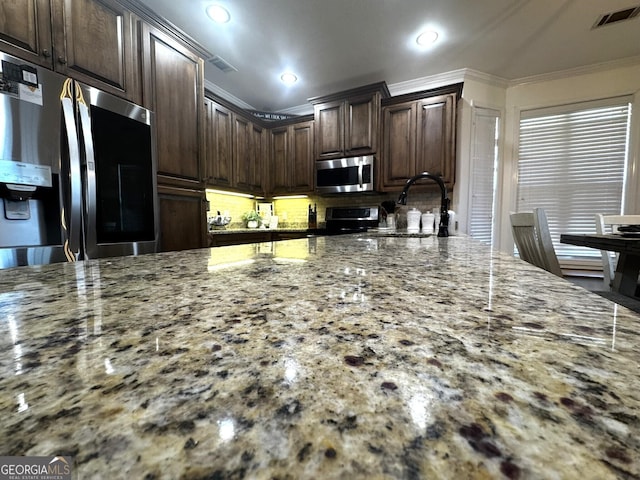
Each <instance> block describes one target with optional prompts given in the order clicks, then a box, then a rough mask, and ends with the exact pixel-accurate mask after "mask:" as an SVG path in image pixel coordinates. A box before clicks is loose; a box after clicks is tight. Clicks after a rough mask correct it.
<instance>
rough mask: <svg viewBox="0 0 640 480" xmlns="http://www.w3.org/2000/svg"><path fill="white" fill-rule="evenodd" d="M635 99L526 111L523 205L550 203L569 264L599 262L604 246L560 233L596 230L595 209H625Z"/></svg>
mask: <svg viewBox="0 0 640 480" xmlns="http://www.w3.org/2000/svg"><path fill="white" fill-rule="evenodd" d="M630 101H631V98H630V97H624V98H615V99H607V100H602V101H596V102H588V103H581V104H574V105H565V106H561V107H554V108H548V109H539V110H529V111H525V112H522V114H521V118H520V138H519V159H518V196H517V210H518V211H527V210H531V209H533V208H535V207H542V208H544V209H545V211H546V213H547V217H548V220H549V230H550V231H551V238H552V240H553V245H554V248H555V250H556V253H557V255H558V257H559V259H560V261H561V263H562V264H563V265H565V266H568V264H570V263H571V260H577V261H578V262H577V263H578V264H579V263H580V261H581V260H585V259H586V260H589V259H597V260H598V262H599V259H600V252H599V251H598V250H594V249H591V248H584V247H577V246H572V245H566V244H563V243H560V241H559V239H560V233H589V232H595V219H594V214H595V213H604V214H619V213H621V212H622V199H623V198H624V196H623V194H624V185H625V176H626V165H627V151H628V138H629V124H630V117H631V105H630ZM567 261H568V262H567ZM588 263H589V262H587V264H588ZM591 264H592V265H593V264H594V263H593V262H591ZM585 265H586V264H585Z"/></svg>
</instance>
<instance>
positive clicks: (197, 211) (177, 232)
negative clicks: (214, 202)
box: [158, 185, 207, 252]
mask: <svg viewBox="0 0 640 480" xmlns="http://www.w3.org/2000/svg"><path fill="white" fill-rule="evenodd" d="M158 199H159V204H160V250H161V251H163V252H168V251H172V250H186V249H189V248H202V247H204V246H206V241H207V238H206V234H207V231H206V216H207V207H206V198H205V194H204V191H203V190H190V189H183V188H175V187H168V186H164V185H158Z"/></svg>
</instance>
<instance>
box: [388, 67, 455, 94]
mask: <svg viewBox="0 0 640 480" xmlns="http://www.w3.org/2000/svg"><path fill="white" fill-rule="evenodd" d="M464 72H465V69H464V68H461V69H459V70H453V71H451V72H445V73H439V74H437V75H430V76H427V77H420V78H414V79H413V80H407V81H405V82H398V83H394V84H391V85H389V91H390V92H391V96H393V97H395V96H397V95H403V94H405V93H412V92H418V91H420V90H429V89H432V88H437V87H442V86H444V85H450V84H452V83H459V82H462V81H464Z"/></svg>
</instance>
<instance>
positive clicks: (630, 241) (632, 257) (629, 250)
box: [560, 233, 640, 298]
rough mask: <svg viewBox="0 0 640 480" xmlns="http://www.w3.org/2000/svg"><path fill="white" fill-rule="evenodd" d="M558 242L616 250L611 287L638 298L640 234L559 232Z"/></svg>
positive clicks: (610, 250)
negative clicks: (616, 259) (614, 269)
mask: <svg viewBox="0 0 640 480" xmlns="http://www.w3.org/2000/svg"><path fill="white" fill-rule="evenodd" d="M560 243H567V244H571V245H578V246H581V247H590V248H596V249H598V250H606V251H609V252H617V253H618V261H617V264H616V271H615V276H614V278H613V282H612V285H611V287H612V289H613V290H614V291H616V292H618V293H621V294H623V295H626V296H628V297H633V298H638V295H637V290H638V274H639V273H640V235H638V234H631V233H612V234H604V235H598V234H561V235H560Z"/></svg>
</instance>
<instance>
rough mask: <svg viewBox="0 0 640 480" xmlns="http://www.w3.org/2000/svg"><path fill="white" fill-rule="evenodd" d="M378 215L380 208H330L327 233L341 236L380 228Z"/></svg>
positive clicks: (327, 216)
mask: <svg viewBox="0 0 640 480" xmlns="http://www.w3.org/2000/svg"><path fill="white" fill-rule="evenodd" d="M378 214H379V207H378V206H367V207H328V208H327V215H326V220H327V233H328V234H329V235H340V234H342V233H356V232H366V231H367V229H369V228H374V227H377V226H378Z"/></svg>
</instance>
